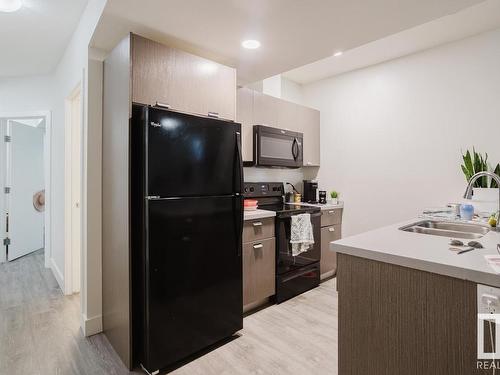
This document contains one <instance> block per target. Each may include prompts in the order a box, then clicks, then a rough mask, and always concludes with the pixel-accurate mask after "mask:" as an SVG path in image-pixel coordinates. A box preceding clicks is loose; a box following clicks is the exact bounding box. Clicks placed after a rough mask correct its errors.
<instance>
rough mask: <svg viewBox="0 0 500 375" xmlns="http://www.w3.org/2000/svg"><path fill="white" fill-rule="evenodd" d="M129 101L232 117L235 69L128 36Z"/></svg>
mask: <svg viewBox="0 0 500 375" xmlns="http://www.w3.org/2000/svg"><path fill="white" fill-rule="evenodd" d="M131 44H132V46H131V47H132V48H131V58H132V101H133V102H136V103H141V104H150V105H154V104H156V103H163V104H168V105H169V106H170V107H171V108H172V109H176V110H179V111H182V112H188V113H196V114H202V115H208V114H209V113H210V114H213V115H217V116H219V117H221V118H224V119H229V120H235V118H236V70H235V69H233V68H231V67H228V66H225V65H221V64H218V63H216V62H213V61H210V60H207V59H204V58H201V57H198V56H195V55H192V54H190V53H187V52H184V51H181V50H178V49H175V48H171V47H168V46H165V45H163V44H160V43H157V42H154V41H152V40H149V39H146V38H143V37H141V36H138V35H134V34H132V36H131Z"/></svg>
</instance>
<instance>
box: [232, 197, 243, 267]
mask: <svg viewBox="0 0 500 375" xmlns="http://www.w3.org/2000/svg"><path fill="white" fill-rule="evenodd" d="M235 201H236V202H238V203H237V207H235V209H234V213H235V227H236V241H237V243H236V246H237V247H238V257H241V251H242V247H243V196H239V197H235Z"/></svg>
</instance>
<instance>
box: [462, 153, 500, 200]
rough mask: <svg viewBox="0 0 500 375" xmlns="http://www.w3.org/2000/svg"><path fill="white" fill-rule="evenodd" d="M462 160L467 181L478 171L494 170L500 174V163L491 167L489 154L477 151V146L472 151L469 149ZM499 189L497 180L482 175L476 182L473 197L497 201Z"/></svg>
mask: <svg viewBox="0 0 500 375" xmlns="http://www.w3.org/2000/svg"><path fill="white" fill-rule="evenodd" d="M462 160H463V162H464V163H463V164H462V165H461V167H462V172H463V173H464V175H465V179H466V180H467V182H468V181H469V180H470V178H471V177H472V176H473V175H474V174H476V173H477V172H484V171H492V172H493V173H495V174H497V175H499V176H500V163H498V164H497V165H496V167H495V168H491V167H490V166H489V164H488V154H485V156H484V157H483V155H482V154H481V153H479V152H476V150H475V148H472V153H471V152H470V151H469V150H467V152H466V153H465V154H462ZM497 189H498V186H497V183H496V181H495V180H491V181H489V179H488V177H481V178H479V179H478V180H477V181H476V182H475V183H474V186H473V199H474V200H476V201H484V202H490V201H496V200H497V199H498V190H497Z"/></svg>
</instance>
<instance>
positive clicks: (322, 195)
mask: <svg viewBox="0 0 500 375" xmlns="http://www.w3.org/2000/svg"><path fill="white" fill-rule="evenodd" d="M318 195H319V201H318V203H319V204H326V191H325V190H320V191H319V192H318Z"/></svg>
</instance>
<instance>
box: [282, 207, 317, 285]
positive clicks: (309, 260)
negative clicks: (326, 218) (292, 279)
mask: <svg viewBox="0 0 500 375" xmlns="http://www.w3.org/2000/svg"><path fill="white" fill-rule="evenodd" d="M291 216H292V215H284V216H277V217H276V222H275V223H276V224H275V225H276V273H277V274H278V275H283V274H285V273H288V272H292V271H295V270H298V269H299V268H302V267H305V266H308V265H310V264H313V263H315V262H319V261H320V260H321V211H319V212H315V213H312V214H311V223H312V226H313V235H314V245H313V247H312V248H311V249H309V250H308V251H306V252H303V253H301V254H299V255H297V256H295V257H294V256H292V249H291V245H290V231H291V228H290V222H291Z"/></svg>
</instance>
